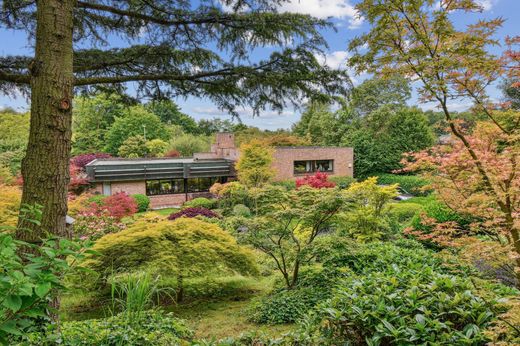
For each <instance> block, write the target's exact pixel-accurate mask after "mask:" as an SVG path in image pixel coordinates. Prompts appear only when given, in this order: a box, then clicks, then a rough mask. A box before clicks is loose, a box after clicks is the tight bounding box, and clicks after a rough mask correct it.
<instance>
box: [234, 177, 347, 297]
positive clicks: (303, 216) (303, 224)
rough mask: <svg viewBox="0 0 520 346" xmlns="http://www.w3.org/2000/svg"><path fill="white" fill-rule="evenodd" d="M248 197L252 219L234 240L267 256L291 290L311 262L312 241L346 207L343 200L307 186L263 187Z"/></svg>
mask: <svg viewBox="0 0 520 346" xmlns="http://www.w3.org/2000/svg"><path fill="white" fill-rule="evenodd" d="M252 197H253V198H254V200H255V205H256V207H255V208H254V209H255V216H254V217H252V218H250V219H246V220H245V221H244V225H242V226H241V227H240V229H241V230H237V232H238V238H239V240H240V241H242V242H244V243H246V244H249V245H251V246H253V247H254V248H256V249H258V250H260V251H262V252H264V253H265V254H267V255H268V256H269V257H270V258H271V259H272V260H273V261H274V262H275V264H276V267H277V268H278V270H279V271H280V273H281V274H282V275H283V278H284V282H285V284H286V287H287V288H289V289H291V288H293V287H295V285H296V284H297V283H298V277H299V272H300V267H301V266H302V265H304V264H305V263H307V262H308V261H310V260H311V259H312V254H311V252H312V251H311V249H312V247H313V245H314V241H315V240H316V237H318V236H319V235H320V234H323V233H324V232H326V231H327V230H329V228H330V227H331V225H332V223H333V221H334V217H335V216H336V215H337V213H339V212H340V211H341V210H342V209H343V208H344V207H345V206H346V204H345V201H344V198H343V196H342V194H341V193H340V192H339V191H338V190H337V189H333V188H331V189H314V188H311V187H309V186H302V187H300V188H299V189H296V190H291V191H287V190H286V189H284V188H283V187H279V186H266V187H264V188H262V189H260V190H259V191H256V192H255V193H254V196H252ZM244 226H245V227H244ZM244 229H245V230H244Z"/></svg>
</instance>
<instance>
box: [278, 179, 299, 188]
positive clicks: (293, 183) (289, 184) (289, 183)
mask: <svg viewBox="0 0 520 346" xmlns="http://www.w3.org/2000/svg"><path fill="white" fill-rule="evenodd" d="M272 185H273V186H282V187H283V188H285V189H286V190H294V189H296V181H294V180H293V179H288V180H279V181H273V183H272Z"/></svg>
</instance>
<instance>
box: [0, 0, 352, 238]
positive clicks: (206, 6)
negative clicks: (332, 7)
mask: <svg viewBox="0 0 520 346" xmlns="http://www.w3.org/2000/svg"><path fill="white" fill-rule="evenodd" d="M280 2H282V0H276V1H270V0H225V1H222V2H217V1H211V0H201V1H199V2H196V3H194V4H191V2H189V1H182V0H153V1H152V0H37V1H34V0H3V1H2V8H1V10H0V11H1V12H0V21H1V23H2V25H4V26H5V27H7V28H11V29H19V30H25V31H26V32H27V36H28V39H29V41H30V43H31V44H34V54H33V56H4V57H1V58H0V91H3V92H5V93H10V92H12V90H14V88H18V89H22V91H25V92H30V98H31V129H30V135H29V143H28V150H27V153H26V156H25V159H24V161H23V164H22V175H23V178H24V182H25V184H24V188H23V197H22V203H27V204H35V203H38V204H40V205H42V206H43V220H42V224H41V226H40V227H37V228H36V229H37V232H32V233H33V234H27V233H25V234H19V237H20V238H22V239H26V240H28V241H37V240H38V236H39V234H40V233H41V232H42V231H43V230H46V231H48V232H51V233H54V234H61V235H63V234H65V232H66V231H65V215H66V213H67V204H66V197H67V184H68V181H69V173H68V172H69V169H68V165H69V155H70V149H71V112H72V99H73V95H74V92H75V91H77V90H78V89H85V90H87V91H88V90H91V89H92V88H93V87H99V86H104V87H112V88H115V89H118V88H119V89H120V88H121V84H122V83H127V82H134V83H135V86H136V90H137V91H138V93H139V96H143V97H153V98H166V97H174V96H189V95H191V96H197V97H204V98H207V99H210V100H212V101H213V102H214V103H215V104H216V105H218V106H219V107H220V108H221V109H224V110H227V111H229V112H231V113H232V114H235V115H236V111H235V109H236V107H237V106H238V107H242V106H251V107H252V108H253V109H254V110H255V111H256V112H259V111H261V110H262V109H264V108H266V107H272V108H274V109H278V110H280V109H282V108H283V107H284V106H286V105H287V104H288V103H296V102H297V101H298V100H300V99H301V98H303V97H311V98H312V97H314V98H315V97H317V96H319V97H320V98H322V99H323V98H326V97H327V96H329V95H332V94H343V93H344V92H345V89H346V86H348V85H349V84H348V77H347V76H346V74H344V73H342V72H338V71H332V70H330V69H328V68H326V67H323V66H321V65H320V64H319V63H318V61H317V60H316V58H315V53H316V51H318V50H321V49H322V48H324V47H325V46H326V43H325V41H324V39H323V37H322V36H321V35H320V33H319V31H320V29H323V28H326V27H328V26H330V23H329V22H327V21H325V20H320V19H316V18H313V17H311V16H308V15H300V14H293V13H277V11H276V8H277V6H278V5H279V4H280ZM107 37H118V38H121V39H120V40H118V45H117V48H116V47H114V48H111V47H110V44H111V43H112V42H111V41H110V40H109V39H107ZM287 42H291V45H290V48H288V47H287V46H288V45H287ZM122 44H126V46H123V47H121V46H122ZM266 45H269V46H275V47H281V48H280V49H278V50H275V51H274V52H273V53H272V54H271V55H270V56H269V57H268V58H267V59H265V60H262V61H257V62H251V60H250V59H248V58H249V55H250V53H251V51H252V50H253V49H254V48H256V47H262V46H266ZM100 47H101V48H100ZM104 47H107V48H104ZM103 48H104V49H103ZM20 226H23V227H33V226H31V225H27V224H23V222H21V225H20ZM33 228H34V227H33Z"/></svg>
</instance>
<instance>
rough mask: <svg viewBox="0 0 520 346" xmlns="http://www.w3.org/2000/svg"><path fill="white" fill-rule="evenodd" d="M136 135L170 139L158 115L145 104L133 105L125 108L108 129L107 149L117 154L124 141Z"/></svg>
mask: <svg viewBox="0 0 520 346" xmlns="http://www.w3.org/2000/svg"><path fill="white" fill-rule="evenodd" d="M145 133H146V135H145ZM134 136H143V138H144V137H145V136H146V139H145V140H152V139H156V138H158V139H162V140H168V139H169V138H168V137H169V135H168V131H167V130H166V127H165V125H164V124H163V123H161V119H159V117H158V116H157V115H155V114H153V113H150V112H149V111H147V110H146V109H145V108H144V107H143V106H132V107H129V108H127V109H125V110H124V112H123V114H122V115H121V116H120V117H117V118H116V119H115V121H114V123H113V124H112V126H111V127H110V129H109V130H108V132H107V134H106V136H105V137H106V138H105V139H106V146H105V150H106V151H107V152H109V153H110V154H112V155H116V154H118V151H119V148H120V147H121V146H122V145H123V144H124V142H125V141H126V140H127V139H129V138H130V137H134Z"/></svg>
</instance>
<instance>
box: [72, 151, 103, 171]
mask: <svg viewBox="0 0 520 346" xmlns="http://www.w3.org/2000/svg"><path fill="white" fill-rule="evenodd" d="M110 157H112V156H111V155H110V154H106V153H86V154H80V155H76V156H74V157H73V158H71V159H70V163H71V164H73V165H74V166H76V167H78V168H79V169H81V170H84V169H85V166H86V165H87V164H88V163H90V162H92V161H94V160H95V159H108V158H110Z"/></svg>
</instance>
